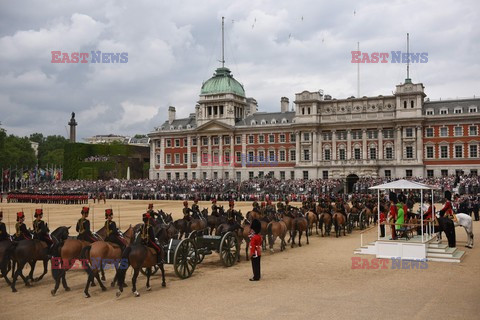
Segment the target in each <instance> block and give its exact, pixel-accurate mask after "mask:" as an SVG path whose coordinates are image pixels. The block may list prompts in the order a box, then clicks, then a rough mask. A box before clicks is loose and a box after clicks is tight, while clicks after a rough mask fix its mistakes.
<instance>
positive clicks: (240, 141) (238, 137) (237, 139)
mask: <svg viewBox="0 0 480 320" xmlns="http://www.w3.org/2000/svg"><path fill="white" fill-rule="evenodd" d="M235 140H236V141H235V144H242V136H235Z"/></svg>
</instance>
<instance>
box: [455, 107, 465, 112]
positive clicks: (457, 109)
mask: <svg viewBox="0 0 480 320" xmlns="http://www.w3.org/2000/svg"><path fill="white" fill-rule="evenodd" d="M462 111H463V110H462V108H461V107H458V108H455V110H454V113H455V114H460V113H462Z"/></svg>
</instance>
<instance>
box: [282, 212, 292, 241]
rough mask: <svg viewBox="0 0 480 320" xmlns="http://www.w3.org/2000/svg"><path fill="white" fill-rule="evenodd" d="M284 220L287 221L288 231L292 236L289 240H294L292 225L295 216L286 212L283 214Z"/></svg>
mask: <svg viewBox="0 0 480 320" xmlns="http://www.w3.org/2000/svg"><path fill="white" fill-rule="evenodd" d="M282 221H283V222H285V225H286V226H287V231H288V233H289V234H290V238H289V239H288V242H289V243H290V241H292V227H293V218H292V217H290V216H288V215H286V214H284V215H282Z"/></svg>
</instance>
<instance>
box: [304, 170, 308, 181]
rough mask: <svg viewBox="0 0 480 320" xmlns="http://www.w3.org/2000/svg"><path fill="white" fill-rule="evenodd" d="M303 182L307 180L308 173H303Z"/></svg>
mask: <svg viewBox="0 0 480 320" xmlns="http://www.w3.org/2000/svg"><path fill="white" fill-rule="evenodd" d="M303 180H308V171H306V170H305V171H303Z"/></svg>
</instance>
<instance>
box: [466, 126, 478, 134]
mask: <svg viewBox="0 0 480 320" xmlns="http://www.w3.org/2000/svg"><path fill="white" fill-rule="evenodd" d="M477 134H478V131H477V126H470V127H469V128H468V135H469V136H476V135H477Z"/></svg>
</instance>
